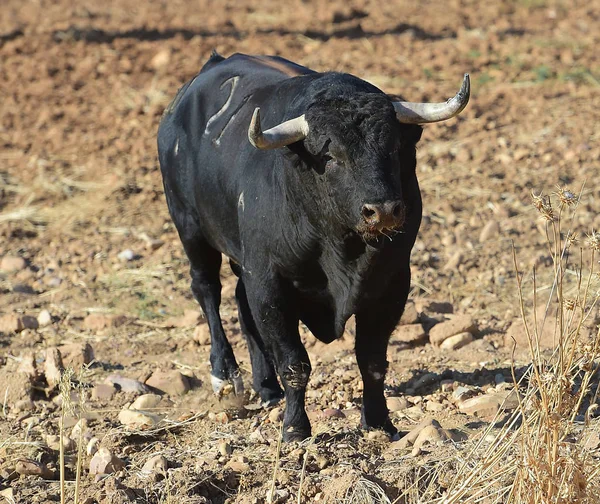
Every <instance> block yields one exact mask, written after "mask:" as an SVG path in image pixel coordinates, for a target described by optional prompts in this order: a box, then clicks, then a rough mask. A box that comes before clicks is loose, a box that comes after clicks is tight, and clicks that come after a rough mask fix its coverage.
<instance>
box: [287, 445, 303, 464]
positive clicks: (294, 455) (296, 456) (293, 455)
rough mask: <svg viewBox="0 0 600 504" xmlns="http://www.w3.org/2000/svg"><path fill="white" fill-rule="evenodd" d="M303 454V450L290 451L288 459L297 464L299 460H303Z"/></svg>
mask: <svg viewBox="0 0 600 504" xmlns="http://www.w3.org/2000/svg"><path fill="white" fill-rule="evenodd" d="M305 453H306V450H305V449H304V448H295V449H294V450H292V451H291V452H290V454H289V458H290V460H293V461H295V462H299V461H300V459H302V458H304V454H305Z"/></svg>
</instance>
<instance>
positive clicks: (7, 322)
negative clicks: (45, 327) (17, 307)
mask: <svg viewBox="0 0 600 504" xmlns="http://www.w3.org/2000/svg"><path fill="white" fill-rule="evenodd" d="M37 328H38V321H37V319H36V318H35V317H30V316H29V315H17V314H16V313H10V314H8V315H4V316H3V317H0V332H3V333H5V334H11V333H19V332H21V331H22V330H23V329H37Z"/></svg>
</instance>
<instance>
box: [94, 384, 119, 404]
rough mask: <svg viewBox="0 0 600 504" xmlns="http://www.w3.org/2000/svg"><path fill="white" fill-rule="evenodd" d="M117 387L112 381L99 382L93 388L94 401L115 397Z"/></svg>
mask: <svg viewBox="0 0 600 504" xmlns="http://www.w3.org/2000/svg"><path fill="white" fill-rule="evenodd" d="M116 391H117V389H116V388H115V386H114V385H113V384H112V383H97V384H96V385H94V388H93V389H92V399H93V400H94V401H108V400H110V399H112V398H113V396H114V395H115V393H116Z"/></svg>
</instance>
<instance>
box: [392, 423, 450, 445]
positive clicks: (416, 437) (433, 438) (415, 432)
mask: <svg viewBox="0 0 600 504" xmlns="http://www.w3.org/2000/svg"><path fill="white" fill-rule="evenodd" d="M434 430H435V431H437V432H436V433H434V432H433V431H434ZM450 438H451V436H450V434H449V433H448V432H447V431H446V430H445V429H443V428H442V426H441V425H440V423H439V422H438V421H437V420H434V419H433V418H426V419H425V420H423V421H422V422H421V423H420V424H419V425H417V426H416V427H415V428H414V429H412V430H411V431H410V432H409V433H408V434H406V435H405V436H404V437H403V438H402V439H400V440H399V441H395V442H393V443H392V447H393V448H400V449H404V448H408V447H410V446H414V445H416V444H417V442H418V443H419V445H418V449H419V450H420V448H421V447H422V446H423V445H424V444H425V443H427V442H437V441H440V440H442V441H443V440H445V439H450Z"/></svg>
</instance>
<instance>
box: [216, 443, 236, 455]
mask: <svg viewBox="0 0 600 504" xmlns="http://www.w3.org/2000/svg"><path fill="white" fill-rule="evenodd" d="M219 453H220V454H221V455H222V456H223V457H228V456H229V455H231V454H232V453H233V448H232V447H231V445H230V444H229V443H228V442H227V441H223V442H221V443H220V444H219Z"/></svg>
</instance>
